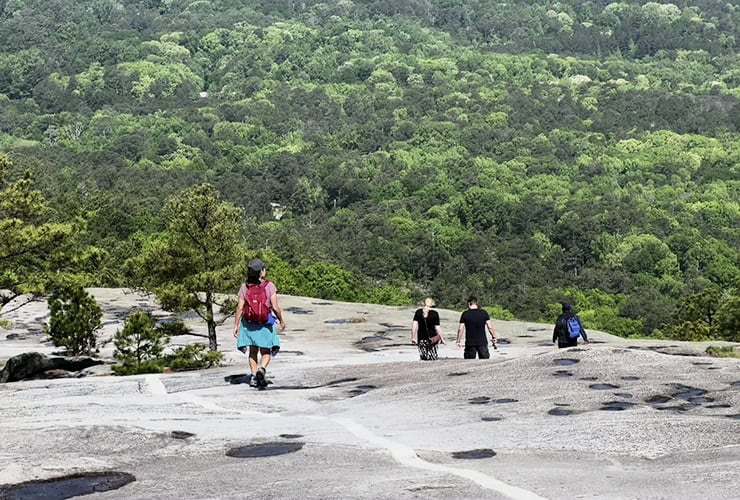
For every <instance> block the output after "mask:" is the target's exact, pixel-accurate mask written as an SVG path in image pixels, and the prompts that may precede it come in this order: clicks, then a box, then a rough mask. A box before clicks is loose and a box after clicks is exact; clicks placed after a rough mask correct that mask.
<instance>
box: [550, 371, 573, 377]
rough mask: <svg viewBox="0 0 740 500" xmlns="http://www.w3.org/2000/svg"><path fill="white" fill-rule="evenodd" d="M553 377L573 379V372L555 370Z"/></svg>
mask: <svg viewBox="0 0 740 500" xmlns="http://www.w3.org/2000/svg"><path fill="white" fill-rule="evenodd" d="M552 376H553V377H572V376H573V372H569V371H568V370H555V372H554V373H553V374H552Z"/></svg>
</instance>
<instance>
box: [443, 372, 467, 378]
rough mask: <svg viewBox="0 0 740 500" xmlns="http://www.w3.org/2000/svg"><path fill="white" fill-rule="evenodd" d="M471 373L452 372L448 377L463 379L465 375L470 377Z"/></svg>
mask: <svg viewBox="0 0 740 500" xmlns="http://www.w3.org/2000/svg"><path fill="white" fill-rule="evenodd" d="M469 373H470V372H452V373H448V374H447V376H448V377H462V376H463V375H468V374H469Z"/></svg>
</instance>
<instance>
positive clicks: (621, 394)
mask: <svg viewBox="0 0 740 500" xmlns="http://www.w3.org/2000/svg"><path fill="white" fill-rule="evenodd" d="M614 395H615V396H617V397H618V398H625V399H630V398H631V397H632V394H630V393H629V392H615V393H614Z"/></svg>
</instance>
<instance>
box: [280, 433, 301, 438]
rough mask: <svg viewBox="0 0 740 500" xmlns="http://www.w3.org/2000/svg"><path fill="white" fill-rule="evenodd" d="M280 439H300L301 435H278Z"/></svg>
mask: <svg viewBox="0 0 740 500" xmlns="http://www.w3.org/2000/svg"><path fill="white" fill-rule="evenodd" d="M280 437H281V438H283V439H300V438H302V437H303V434H280Z"/></svg>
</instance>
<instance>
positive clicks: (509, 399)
mask: <svg viewBox="0 0 740 500" xmlns="http://www.w3.org/2000/svg"><path fill="white" fill-rule="evenodd" d="M518 401H519V400H518V399H512V398H501V399H497V400H495V401H494V403H502V404H506V403H516V402H518Z"/></svg>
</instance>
